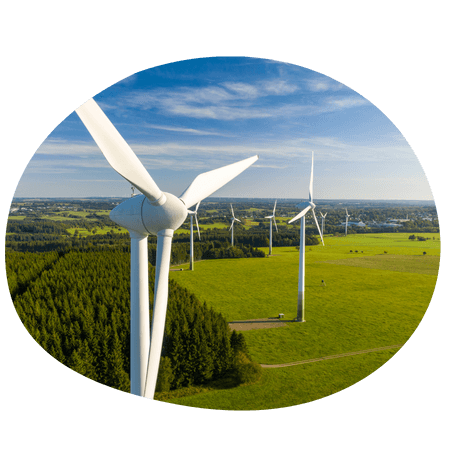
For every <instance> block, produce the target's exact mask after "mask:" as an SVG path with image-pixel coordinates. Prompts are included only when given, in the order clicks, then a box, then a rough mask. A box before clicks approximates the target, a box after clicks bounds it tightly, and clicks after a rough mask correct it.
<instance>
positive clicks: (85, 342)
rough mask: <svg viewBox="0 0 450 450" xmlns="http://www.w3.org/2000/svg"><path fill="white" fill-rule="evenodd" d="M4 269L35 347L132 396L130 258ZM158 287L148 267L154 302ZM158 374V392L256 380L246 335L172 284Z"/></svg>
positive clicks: (12, 257)
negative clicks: (226, 380) (223, 380)
mask: <svg viewBox="0 0 450 450" xmlns="http://www.w3.org/2000/svg"><path fill="white" fill-rule="evenodd" d="M6 267H7V274H8V283H9V285H10V290H11V295H12V298H13V302H14V306H15V308H16V311H17V313H18V315H19V317H20V319H21V321H22V322H23V324H24V326H25V327H26V329H27V330H28V332H29V333H30V334H31V336H32V337H33V338H34V339H35V340H36V341H37V343H38V344H39V345H41V346H42V347H43V348H44V349H45V350H46V351H47V352H48V353H49V354H50V355H52V356H53V357H54V358H56V359H57V360H58V361H60V362H61V363H63V364H65V365H66V366H68V367H70V368H71V369H73V370H75V371H77V372H79V373H80V374H82V375H84V376H86V377H88V378H91V379H93V380H95V381H98V382H100V383H103V384H106V385H108V386H111V387H114V388H116V389H120V390H123V391H126V392H129V389H130V382H129V370H130V361H129V355H130V316H129V312H130V311H129V308H130V304H129V303H130V302H129V291H130V285H129V283H130V282H129V279H130V276H129V274H130V263H129V255H127V254H125V253H123V252H120V251H113V250H107V251H97V252H80V251H70V252H68V253H65V254H61V255H59V254H57V253H51V254H45V253H44V254H30V253H26V254H18V253H15V252H7V254H6ZM153 286H154V268H153V267H151V266H149V292H150V298H153V295H152V292H153ZM152 303H153V302H152V301H150V320H151V314H152ZM161 368H162V369H161V370H160V377H159V378H160V379H159V380H158V389H159V390H168V389H176V388H180V387H187V386H191V385H198V384H203V383H207V382H210V381H213V380H220V379H221V378H224V377H228V378H229V377H232V378H233V379H235V381H236V383H238V382H243V380H245V377H244V378H243V377H242V374H243V373H244V374H247V376H248V374H249V373H250V374H251V377H253V378H252V379H256V378H255V377H258V376H259V371H258V368H259V366H258V365H256V364H255V363H253V362H252V361H251V360H250V358H249V356H248V354H247V353H246V346H245V340H244V337H243V335H239V336H237V337H236V334H235V333H234V334H233V333H231V332H230V330H229V327H228V325H227V322H226V320H225V318H224V317H223V316H222V315H221V314H218V313H216V312H214V311H213V309H212V308H209V307H208V306H207V305H206V304H201V303H200V302H199V301H198V300H197V298H196V297H195V296H194V295H193V294H191V293H189V292H188V291H187V290H186V289H184V288H181V287H180V286H179V285H177V284H176V283H175V282H174V281H170V283H169V302H168V309H167V320H166V328H165V338H164V348H163V359H162V363H161Z"/></svg>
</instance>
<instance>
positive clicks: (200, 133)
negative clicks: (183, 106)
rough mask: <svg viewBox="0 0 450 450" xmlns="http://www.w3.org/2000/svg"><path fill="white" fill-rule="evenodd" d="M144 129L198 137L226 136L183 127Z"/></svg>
mask: <svg viewBox="0 0 450 450" xmlns="http://www.w3.org/2000/svg"><path fill="white" fill-rule="evenodd" d="M146 127H148V128H153V129H155V130H164V131H173V132H175V133H187V134H195V135H198V136H227V135H226V134H224V133H218V132H216V131H206V130H197V129H194V128H184V127H171V126H168V125H146Z"/></svg>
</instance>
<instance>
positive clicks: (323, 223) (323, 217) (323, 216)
mask: <svg viewBox="0 0 450 450" xmlns="http://www.w3.org/2000/svg"><path fill="white" fill-rule="evenodd" d="M327 214H328V213H325V215H323V214H322V213H320V217H322V236H323V230H324V229H325V227H324V225H325V217H327Z"/></svg>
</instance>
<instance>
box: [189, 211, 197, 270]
mask: <svg viewBox="0 0 450 450" xmlns="http://www.w3.org/2000/svg"><path fill="white" fill-rule="evenodd" d="M199 205H200V202H198V203H197V206H196V207H195V210H194V211H190V210H189V209H188V215H189V216H191V248H190V258H189V269H190V270H194V223H193V222H194V220H193V219H194V217H195V222H196V223H197V231H198V239H199V240H200V227H199V226H198V219H197V211H198V207H199Z"/></svg>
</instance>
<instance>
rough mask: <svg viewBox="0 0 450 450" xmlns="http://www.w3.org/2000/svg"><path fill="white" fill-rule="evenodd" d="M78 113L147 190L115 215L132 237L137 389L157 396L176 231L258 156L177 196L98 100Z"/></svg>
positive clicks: (126, 174)
mask: <svg viewBox="0 0 450 450" xmlns="http://www.w3.org/2000/svg"><path fill="white" fill-rule="evenodd" d="M76 112H77V114H78V116H79V117H80V119H81V121H82V122H83V123H84V125H85V126H86V128H87V129H88V131H89V133H90V134H91V136H92V137H93V139H94V141H95V142H96V143H97V145H98V146H99V147H100V150H101V151H102V153H103V155H104V156H105V158H106V159H107V161H108V162H109V164H110V165H111V167H112V168H113V169H114V170H115V171H116V172H118V173H119V175H121V176H122V177H123V178H125V179H126V180H127V181H129V182H130V183H131V184H132V185H133V186H135V187H136V188H137V189H139V191H140V192H142V194H143V195H135V196H133V197H131V198H129V199H128V200H125V201H124V202H123V203H121V204H120V205H118V206H116V207H115V208H114V209H113V210H112V211H111V213H110V215H109V217H110V218H111V220H112V221H114V222H116V223H117V224H119V225H121V226H123V227H124V228H126V229H127V230H128V232H129V233H130V237H131V279H130V286H131V292H130V297H131V299H130V300H131V301H130V316H131V320H130V383H131V393H132V394H136V395H141V396H144V397H148V398H153V396H154V393H155V387H156V380H157V376H158V369H159V361H160V358H161V348H162V342H163V337H164V325H165V320H166V310H167V299H168V292H169V286H168V285H169V268H170V255H171V247H172V238H173V233H174V230H176V229H178V228H179V227H180V226H181V225H182V224H183V223H184V221H185V219H186V217H187V215H188V212H187V211H188V210H187V209H188V208H190V207H191V206H194V205H195V204H197V203H199V202H200V201H201V200H203V199H204V198H206V197H208V196H209V195H211V194H212V193H214V192H215V191H217V190H218V189H219V188H221V187H222V186H224V185H225V184H226V183H228V182H229V181H231V180H232V179H233V178H235V177H236V176H238V175H239V174H240V173H241V172H243V171H244V170H245V169H247V168H248V167H249V166H251V165H252V164H253V163H254V162H255V161H256V160H257V159H258V156H253V157H251V158H247V159H244V160H242V161H240V162H237V163H234V164H230V165H228V166H225V167H221V168H220V169H215V170H211V171H210V172H205V173H202V174H200V175H198V176H197V177H196V178H195V179H194V181H193V182H192V183H191V184H190V185H189V187H188V188H187V189H186V190H185V191H184V192H183V193H182V194H181V196H180V197H178V198H177V197H175V196H174V195H172V194H170V193H168V192H162V191H161V190H160V189H159V187H158V186H157V185H156V183H155V182H154V180H153V179H152V177H151V176H150V174H149V173H148V172H147V170H146V169H145V167H144V166H143V165H142V163H141V162H140V161H139V159H138V157H137V156H136V155H135V153H134V152H133V150H131V148H130V147H129V146H128V144H127V143H126V142H125V140H124V139H123V137H122V136H121V135H120V134H119V132H118V131H117V130H116V128H115V127H114V125H113V124H112V123H111V122H110V121H109V119H108V118H107V116H106V115H105V114H104V113H103V111H102V110H101V109H100V107H99V106H98V105H97V103H96V102H95V101H94V100H93V99H90V100H88V101H87V102H86V103H84V104H83V105H81V106H80V107H79V108H78V109H77V110H76ZM149 234H153V235H156V236H157V248H156V268H155V269H156V270H155V285H154V301H153V320H152V325H151V329H150V326H149V317H150V314H149V296H148V294H149V293H148V245H147V243H148V239H147V237H148V235H149Z"/></svg>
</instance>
